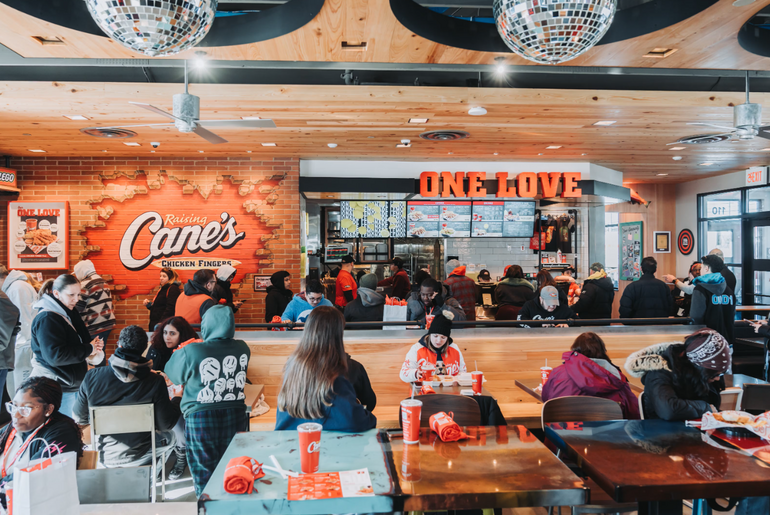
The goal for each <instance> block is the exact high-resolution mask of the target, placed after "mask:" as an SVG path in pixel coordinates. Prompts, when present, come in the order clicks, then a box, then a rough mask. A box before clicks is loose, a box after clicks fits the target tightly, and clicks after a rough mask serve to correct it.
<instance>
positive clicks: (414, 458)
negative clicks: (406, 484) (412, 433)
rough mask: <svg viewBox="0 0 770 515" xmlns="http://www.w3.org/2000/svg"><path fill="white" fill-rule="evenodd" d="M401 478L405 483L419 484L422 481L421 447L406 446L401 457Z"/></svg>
mask: <svg viewBox="0 0 770 515" xmlns="http://www.w3.org/2000/svg"><path fill="white" fill-rule="evenodd" d="M401 477H402V478H404V480H405V481H411V482H413V483H414V482H417V481H419V480H420V479H422V474H421V473H420V446H419V445H405V446H404V453H403V455H402V457H401Z"/></svg>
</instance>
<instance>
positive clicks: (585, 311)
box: [572, 263, 615, 320]
mask: <svg viewBox="0 0 770 515" xmlns="http://www.w3.org/2000/svg"><path fill="white" fill-rule="evenodd" d="M614 299H615V285H614V284H613V282H612V279H610V278H609V277H607V273H606V272H605V271H604V265H602V264H601V263H594V264H593V265H591V275H590V276H588V279H586V280H585V282H584V283H583V291H582V292H581V293H580V299H579V300H578V301H577V302H576V303H575V304H573V305H572V311H574V312H575V313H577V314H578V315H579V316H580V318H583V319H585V318H588V319H594V320H595V319H597V318H612V301H613V300H614Z"/></svg>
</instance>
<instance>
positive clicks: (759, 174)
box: [746, 166, 767, 186]
mask: <svg viewBox="0 0 770 515" xmlns="http://www.w3.org/2000/svg"><path fill="white" fill-rule="evenodd" d="M765 184H767V167H766V166H754V167H752V168H749V169H748V170H746V186H764V185H765Z"/></svg>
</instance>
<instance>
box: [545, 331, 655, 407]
mask: <svg viewBox="0 0 770 515" xmlns="http://www.w3.org/2000/svg"><path fill="white" fill-rule="evenodd" d="M562 359H563V360H564V364H563V365H560V366H558V367H556V368H555V369H553V372H551V375H550V376H549V378H548V381H546V383H545V385H544V386H543V393H542V397H543V402H546V401H548V400H550V399H555V398H557V397H567V396H570V395H583V396H586V397H602V398H605V399H611V400H613V401H616V402H618V403H620V407H621V409H622V410H623V416H624V417H625V418H627V419H639V418H640V416H639V401H638V400H637V398H636V396H635V395H634V393H633V392H632V391H631V387H630V386H629V384H628V379H626V376H624V375H623V372H621V371H620V368H618V367H617V366H615V365H613V364H612V362H611V361H610V358H609V357H608V356H607V348H606V347H605V346H604V342H603V341H602V339H601V338H600V337H599V335H598V334H596V333H583V334H581V335H580V336H578V337H577V338H576V339H575V342H574V343H573V344H572V347H571V348H570V351H569V352H565V353H564V354H563V355H562Z"/></svg>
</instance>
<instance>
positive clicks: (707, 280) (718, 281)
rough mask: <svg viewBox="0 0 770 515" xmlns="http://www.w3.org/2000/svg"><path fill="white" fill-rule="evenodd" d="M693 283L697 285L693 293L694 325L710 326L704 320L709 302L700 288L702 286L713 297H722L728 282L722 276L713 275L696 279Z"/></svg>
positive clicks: (691, 309)
mask: <svg viewBox="0 0 770 515" xmlns="http://www.w3.org/2000/svg"><path fill="white" fill-rule="evenodd" d="M692 283H693V284H694V285H695V288H694V289H693V292H692V303H691V304H690V318H692V319H693V323H694V324H697V325H700V324H706V325H708V323H707V321H706V320H704V316H705V315H706V305H707V303H708V300H707V299H706V298H705V296H704V295H703V293H702V292H701V291H699V290H698V286H702V287H703V288H705V289H706V290H707V291H708V292H709V293H710V294H712V295H722V294H723V293H725V291H726V290H727V282H726V281H725V278H724V277H723V276H722V274H720V273H711V274H706V275H701V276H698V277H696V278H695V280H694V281H693V282H692Z"/></svg>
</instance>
